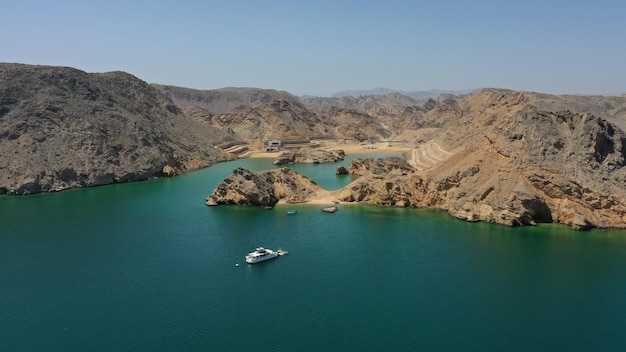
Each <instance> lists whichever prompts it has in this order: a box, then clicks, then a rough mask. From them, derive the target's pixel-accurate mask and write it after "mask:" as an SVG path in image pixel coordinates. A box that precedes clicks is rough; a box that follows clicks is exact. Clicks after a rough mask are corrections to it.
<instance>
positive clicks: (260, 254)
mask: <svg viewBox="0 0 626 352" xmlns="http://www.w3.org/2000/svg"><path fill="white" fill-rule="evenodd" d="M276 257H278V253H277V252H274V251H273V250H271V249H266V248H263V247H258V248H257V249H256V250H255V251H254V252H250V253H248V255H247V256H246V263H248V264H255V263H260V262H264V261H266V260H270V259H274V258H276Z"/></svg>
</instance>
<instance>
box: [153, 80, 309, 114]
mask: <svg viewBox="0 0 626 352" xmlns="http://www.w3.org/2000/svg"><path fill="white" fill-rule="evenodd" d="M153 86H154V87H156V88H158V89H159V90H161V91H162V92H163V93H164V94H165V95H167V96H168V97H169V98H171V99H172V101H173V102H174V103H175V104H176V105H177V106H179V107H180V108H181V109H184V108H186V107H195V108H198V109H201V110H203V111H205V112H206V113H208V114H212V115H214V114H224V113H232V112H238V111H241V110H243V109H246V108H250V107H255V106H259V105H263V104H267V103H269V102H271V101H273V100H278V99H282V100H287V101H290V102H292V103H298V102H299V100H298V98H297V97H295V96H293V95H291V94H290V93H287V92H284V91H277V90H273V89H259V88H222V89H210V90H197V89H190V88H183V87H176V86H167V85H159V84H153Z"/></svg>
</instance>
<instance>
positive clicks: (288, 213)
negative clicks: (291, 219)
mask: <svg viewBox="0 0 626 352" xmlns="http://www.w3.org/2000/svg"><path fill="white" fill-rule="evenodd" d="M296 214H298V211H297V210H293V209H291V210H289V211H287V215H296Z"/></svg>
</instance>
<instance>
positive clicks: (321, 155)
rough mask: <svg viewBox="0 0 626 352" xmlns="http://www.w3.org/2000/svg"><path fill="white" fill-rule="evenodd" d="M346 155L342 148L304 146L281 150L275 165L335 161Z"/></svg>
mask: <svg viewBox="0 0 626 352" xmlns="http://www.w3.org/2000/svg"><path fill="white" fill-rule="evenodd" d="M345 156H346V153H345V152H344V151H343V150H341V149H336V150H323V149H316V148H311V147H302V148H300V149H298V150H296V151H284V152H281V153H280V155H279V156H278V157H276V160H275V161H274V165H285V164H323V163H334V162H338V161H341V160H343V159H344V158H345Z"/></svg>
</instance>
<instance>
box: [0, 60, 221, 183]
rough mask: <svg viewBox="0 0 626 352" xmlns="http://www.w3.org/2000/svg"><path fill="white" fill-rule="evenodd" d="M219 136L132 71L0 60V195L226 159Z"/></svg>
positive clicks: (139, 176) (145, 175) (168, 172)
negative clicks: (217, 145) (98, 71)
mask: <svg viewBox="0 0 626 352" xmlns="http://www.w3.org/2000/svg"><path fill="white" fill-rule="evenodd" d="M220 139H221V132H219V131H218V130H216V129H215V128H213V127H211V126H208V125H205V124H200V123H198V122H196V121H193V120H191V119H189V118H187V117H186V116H184V115H183V114H182V112H181V111H180V109H179V108H177V107H176V106H175V105H174V104H173V103H172V102H171V101H170V100H169V99H167V98H166V97H165V96H163V95H162V94H161V93H159V91H157V90H156V89H155V88H154V87H151V86H150V85H148V84H146V83H145V82H143V81H141V80H139V79H137V78H136V77H134V76H132V75H129V74H126V73H123V72H109V73H102V74H88V73H85V72H82V71H79V70H76V69H72V68H64V67H49V66H31V65H18V64H0V193H9V194H28V193H37V192H46V191H58V190H63V189H66V188H72V187H84V186H95V185H102V184H109V183H115V182H127V181H135V180H145V179H149V178H151V177H160V176H172V175H176V174H179V173H181V172H184V171H188V170H193V169H198V168H201V167H206V166H208V165H210V164H212V163H215V162H219V161H224V160H228V159H229V158H230V157H229V156H228V155H225V154H223V153H220V152H218V151H216V150H215V149H214V148H213V147H212V145H213V144H214V143H211V142H212V141H215V142H219V141H220Z"/></svg>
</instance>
